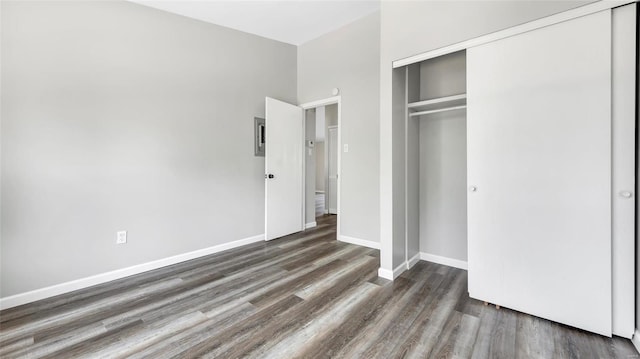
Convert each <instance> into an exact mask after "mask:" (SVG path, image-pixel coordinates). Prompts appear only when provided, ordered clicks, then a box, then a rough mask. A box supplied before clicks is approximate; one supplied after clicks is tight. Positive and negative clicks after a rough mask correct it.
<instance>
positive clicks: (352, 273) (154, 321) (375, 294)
mask: <svg viewBox="0 0 640 359" xmlns="http://www.w3.org/2000/svg"><path fill="white" fill-rule="evenodd" d="M335 218H336V217H335V216H322V217H320V218H318V223H319V226H318V227H317V228H314V229H311V230H307V231H305V232H302V233H299V234H295V235H291V236H288V237H285V238H281V239H277V240H274V241H270V242H264V243H256V244H252V245H249V246H245V247H242V248H237V249H233V250H229V251H226V252H222V253H219V254H215V255H211V256H207V257H203V258H199V259H196V260H193V261H189V262H185V263H180V264H178V265H174V266H171V267H167V268H162V269H159V270H155V271H152V272H148V273H144V274H141V275H137V276H133V277H129V278H125V279H122V280H118V281H114V282H111V283H107V284H104V285H99V286H95V287H92V288H87V289H84V290H80V291H77V292H73V293H70V294H66V295H61V296H58V297H55V298H50V299H47V300H43V301H40V302H36V303H32V304H28V305H24V306H21V307H16V308H11V309H8V310H4V311H2V312H0V357H2V358H41V357H44V358H73V357H88V358H125V357H126V358H170V357H182V358H197V357H211V358H213V357H216V358H239V357H251V358H329V357H335V358H405V357H406V358H449V357H450V358H634V357H635V358H637V357H638V355H637V353H636V351H635V349H634V348H633V346H632V345H631V343H630V342H629V341H628V340H624V339H620V338H613V339H609V338H605V337H601V336H598V335H594V334H589V333H586V332H583V331H580V330H576V329H573V328H569V327H566V326H563V325H559V324H556V323H552V322H549V321H546V320H543V319H539V318H535V317H532V316H529V315H525V314H521V313H518V312H514V311H511V310H509V309H500V310H496V308H495V307H492V306H484V305H483V303H481V302H479V301H476V300H473V299H470V298H469V296H468V295H467V287H466V282H467V274H466V272H465V271H463V270H459V269H455V268H450V267H445V266H441V265H437V264H433V263H427V262H420V263H418V264H417V265H416V266H415V267H414V268H412V269H411V271H408V272H406V273H404V274H403V275H402V276H401V277H399V278H398V279H396V280H395V281H394V282H390V281H386V280H383V279H379V278H378V277H377V275H376V273H377V269H378V266H379V255H378V251H376V250H371V249H368V248H364V247H358V246H355V245H351V244H346V243H341V242H337V241H336V240H335Z"/></svg>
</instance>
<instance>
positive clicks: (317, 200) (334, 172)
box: [307, 104, 338, 218]
mask: <svg viewBox="0 0 640 359" xmlns="http://www.w3.org/2000/svg"><path fill="white" fill-rule="evenodd" d="M308 111H314V113H313V114H310V116H309V120H308V123H307V125H308V126H310V127H315V145H314V149H315V151H314V152H315V153H314V154H313V156H314V157H315V166H314V164H313V163H309V166H311V167H315V172H314V173H313V175H314V176H315V192H314V198H313V200H314V204H315V206H314V207H315V216H316V218H318V217H322V216H323V215H325V214H333V215H337V214H338V126H337V123H338V105H337V104H332V105H327V106H320V107H317V108H315V109H312V110H308ZM314 122H315V123H314ZM309 162H313V161H309Z"/></svg>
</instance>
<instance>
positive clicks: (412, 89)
mask: <svg viewBox="0 0 640 359" xmlns="http://www.w3.org/2000/svg"><path fill="white" fill-rule="evenodd" d="M405 76H406V77H405V89H406V96H405V99H406V101H405V102H406V111H405V121H406V122H405V150H406V157H405V158H406V165H405V177H406V182H405V184H406V187H405V190H406V195H405V198H406V202H405V203H406V242H405V251H406V257H405V258H406V260H407V261H408V264H409V265H411V264H412V263H415V262H416V261H417V260H418V259H423V260H429V261H432V262H437V263H441V264H446V265H450V266H454V267H458V268H463V269H466V263H467V132H466V131H467V114H466V103H467V102H466V101H467V96H466V51H459V52H455V53H451V54H447V55H443V56H440V57H436V58H432V59H428V60H425V61H422V62H419V63H415V64H411V65H408V66H406V67H405Z"/></svg>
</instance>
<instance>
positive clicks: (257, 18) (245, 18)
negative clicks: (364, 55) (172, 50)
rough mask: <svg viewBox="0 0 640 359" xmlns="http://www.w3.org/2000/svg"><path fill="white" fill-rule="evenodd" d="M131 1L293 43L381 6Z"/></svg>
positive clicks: (361, 1)
mask: <svg viewBox="0 0 640 359" xmlns="http://www.w3.org/2000/svg"><path fill="white" fill-rule="evenodd" d="M131 1H133V2H135V3H138V4H142V5H146V6H150V7H154V8H156V9H160V10H164V11H168V12H172V13H175V14H180V15H183V16H187V17H191V18H194V19H198V20H202V21H206V22H210V23H214V24H218V25H222V26H225V27H230V28H232V29H236V30H240V31H244V32H248V33H251V34H255V35H259V36H262V37H266V38H269V39H273V40H278V41H282V42H286V43H289V44H293V45H301V44H303V43H305V42H307V41H309V40H312V39H315V38H317V37H319V36H322V35H324V34H326V33H328V32H331V31H333V30H335V29H338V28H340V27H342V26H344V25H346V24H349V23H351V22H353V21H355V20H357V19H359V18H361V17H364V16H366V15H368V14H371V13H373V12H375V11H377V10H379V9H380V1H379V0H329V1H319V0H289V1H270V0H262V1H244V0H240V1H238V0H236V1H231V0H204V1H202V0H201V1H193V0H167V1H165V0H131Z"/></svg>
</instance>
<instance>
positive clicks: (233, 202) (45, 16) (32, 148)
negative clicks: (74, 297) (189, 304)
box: [0, 1, 296, 297]
mask: <svg viewBox="0 0 640 359" xmlns="http://www.w3.org/2000/svg"><path fill="white" fill-rule="evenodd" d="M1 6H2V19H1V20H2V21H1V26H2V28H1V30H2V35H1V36H2V38H1V41H2V59H1V60H2V113H1V115H2V135H1V136H2V137H1V141H2V168H1V169H2V233H1V235H2V238H1V243H0V246H1V247H2V254H1V256H2V257H1V262H2V264H1V268H0V272H1V276H2V277H1V278H0V282H1V283H2V286H1V293H0V295H1V296H2V297H7V296H11V295H14V294H17V293H23V292H26V291H30V290H34V289H38V288H42V287H46V286H50V285H54V284H59V283H62V282H66V281H71V280H75V279H79V278H84V277H87V276H92V275H96V274H100V273H104V272H108V271H112V270H115V269H119V268H124V267H128V266H132V265H136V264H140V263H146V262H149V261H153V260H158V259H162V258H166V257H169V256H174V255H178V254H182V253H186V252H190V251H194V250H198V249H202V248H207V247H211V246H215V245H219V244H222V243H225V242H231V241H235V240H240V239H244V238H248V237H253V236H257V235H261V234H263V233H264V179H263V174H264V158H263V157H254V153H253V152H254V148H253V117H254V116H263V115H264V97H265V95H269V96H272V97H275V98H278V99H281V100H284V101H288V102H291V103H294V102H296V48H295V46H292V45H287V44H284V43H280V42H277V41H272V40H267V39H264V38H261V37H258V36H254V35H250V34H246V33H242V32H238V31H235V30H231V29H227V28H223V27H220V26H216V25H212V24H207V23H204V22H199V21H196V20H192V19H187V18H185V17H182V16H178V15H173V14H169V13H165V12H162V11H159V10H155V9H151V8H147V7H144V6H141V5H137V4H132V3H128V2H111V1H103V2H58V1H56V2H31V1H29V2H12V1H2V4H1ZM118 230H127V231H128V243H127V244H124V245H116V243H115V234H116V231H118Z"/></svg>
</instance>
